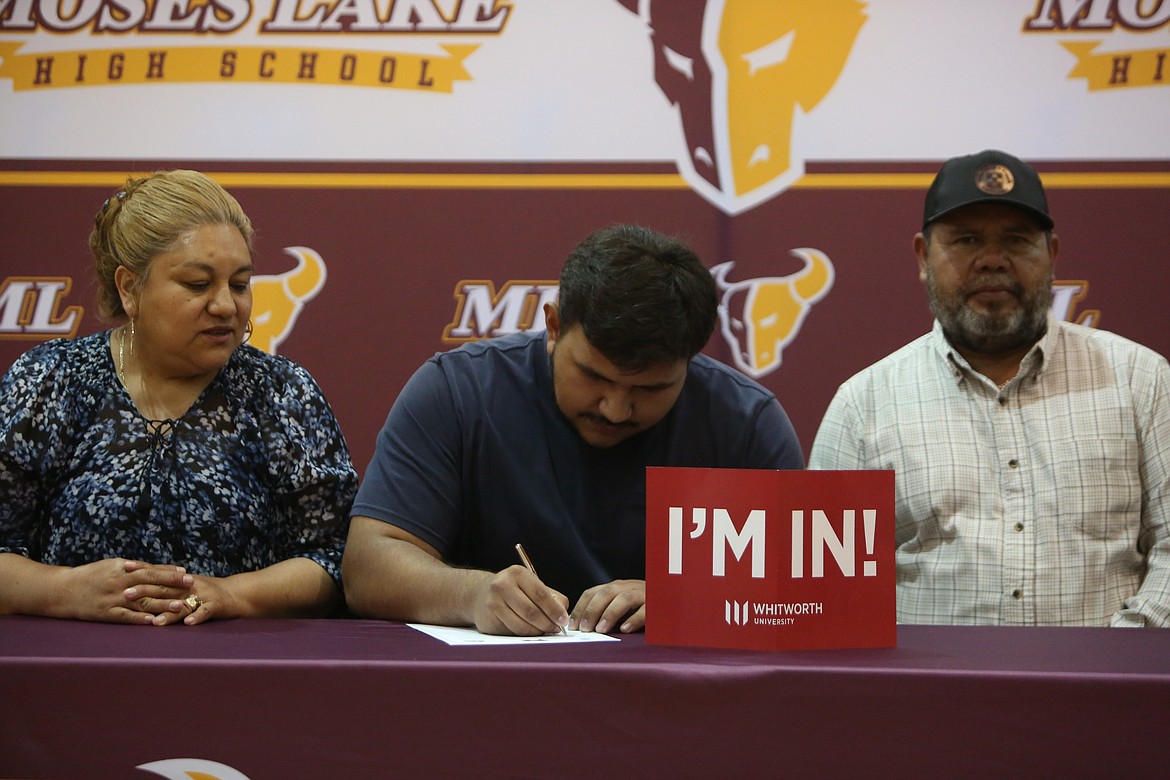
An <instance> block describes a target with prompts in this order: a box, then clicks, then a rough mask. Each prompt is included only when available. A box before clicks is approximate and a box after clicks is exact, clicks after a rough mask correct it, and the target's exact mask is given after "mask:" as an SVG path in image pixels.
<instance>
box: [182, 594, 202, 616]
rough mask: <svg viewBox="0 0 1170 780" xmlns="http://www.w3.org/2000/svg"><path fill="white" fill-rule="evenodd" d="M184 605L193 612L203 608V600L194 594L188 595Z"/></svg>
mask: <svg viewBox="0 0 1170 780" xmlns="http://www.w3.org/2000/svg"><path fill="white" fill-rule="evenodd" d="M183 603H184V604H186V605H187V607H188V609H190V610H191V611H192V612H194V611H195V610H197V609H199V608H200V607H201V606H203V599H201V598H199V597H198V596H196V595H195V594H194V593H191V594H188V596H187V598H185V599H183Z"/></svg>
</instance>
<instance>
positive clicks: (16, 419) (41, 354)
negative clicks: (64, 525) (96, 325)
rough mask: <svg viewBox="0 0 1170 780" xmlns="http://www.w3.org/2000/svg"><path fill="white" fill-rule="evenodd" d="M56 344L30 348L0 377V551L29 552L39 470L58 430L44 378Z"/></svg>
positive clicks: (39, 494)
mask: <svg viewBox="0 0 1170 780" xmlns="http://www.w3.org/2000/svg"><path fill="white" fill-rule="evenodd" d="M61 344H62V342H60V341H54V342H47V343H45V344H41V345H39V346H37V347H34V348H33V349H31V350H29V351H28V352H26V353H25V354H23V355H21V356H20V357H19V358H18V359H17V360H16V362H15V363H13V364H12V367H11V368H10V369H9V370H8V371H7V372H6V373H5V374H4V377H3V379H2V380H0V552H10V553H16V554H18V555H24V556H29V555H30V553H31V548H32V547H33V536H34V535H35V534H36V533H37V530H38V522H39V518H40V517H41V514H42V513H43V507H42V503H43V497H44V493H45V491H44V489H43V484H44V478H45V472H46V470H47V469H48V468H49V464H50V462H51V459H52V453H53V452H54V451H55V450H56V449H59V445H60V442H61V434H62V432H61V431H60V430H59V427H58V423H57V420H59V419H60V415H59V414H57V413H56V409H55V407H56V406H57V405H58V404H59V403H60V396H59V395H58V393H57V392H55V391H54V387H55V386H57V384H58V383H55V382H52V381H50V378H51V377H52V376H53V375H55V374H56V373H57V369H58V366H59V364H60V354H61V350H60V347H61Z"/></svg>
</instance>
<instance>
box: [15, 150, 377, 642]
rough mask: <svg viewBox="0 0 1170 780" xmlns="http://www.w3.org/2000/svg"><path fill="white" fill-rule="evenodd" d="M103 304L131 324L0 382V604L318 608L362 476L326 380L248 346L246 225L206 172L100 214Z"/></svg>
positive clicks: (95, 235)
mask: <svg viewBox="0 0 1170 780" xmlns="http://www.w3.org/2000/svg"><path fill="white" fill-rule="evenodd" d="M89 244H90V249H91V250H92V252H93V256H94V259H95V262H96V266H97V276H98V283H99V311H100V313H101V314H102V316H103V317H105V318H107V319H110V318H119V319H120V318H125V319H126V323H125V324H123V325H121V326H120V327H117V328H114V329H113V330H109V331H106V332H103V333H97V334H94V335H91V336H85V337H82V338H78V339H74V340H65V339H58V340H55V341H50V342H47V343H45V344H41V345H39V346H37V347H35V348H33V349H32V350H29V351H28V352H27V353H25V354H24V355H22V356H21V357H20V358H19V359H18V360H17V361H16V363H15V364H13V366H12V368H11V369H9V371H8V373H7V374H5V375H4V378H3V380H2V382H0V613H4V612H7V613H21V614H33V615H49V616H56V617H65V618H78V619H82V620H96V621H109V622H123V623H147V624H153V625H159V626H161V625H168V624H171V623H175V622H178V621H182V622H184V623H186V624H188V625H196V624H198V623H203V622H205V621H207V620H211V619H221V618H232V617H249V616H252V617H260V616H266V617H296V616H302V617H307V616H317V615H324V614H327V613H329V612H331V611H332V610H334V609H336V608H337V607H338V606H339V605H340V604H341V591H340V563H341V552H342V548H343V544H344V539H345V532H346V524H347V522H348V513H349V508H350V504H351V502H352V500H353V495H354V492H355V490H356V485H357V475H356V473H355V472H354V469H353V466H352V464H351V463H350V458H349V451H348V449H347V447H346V444H345V440H344V439H343V437H342V434H341V430H340V428H339V426H338V424H337V421H336V420H335V419H334V417H333V414H332V412H331V411H330V409H329V405H328V404H327V403H326V401H325V399H324V397H323V396H322V394H321V391H320V389H319V388H318V387H317V385H316V383H315V382H314V381H313V379H312V377H310V376H309V374H308V372H306V371H305V370H304V369H303V368H301V367H300V366H297V365H296V364H294V363H292V362H290V361H288V360H286V359H284V358H281V357H276V356H271V355H267V354H265V353H263V352H261V351H259V350H257V349H255V348H253V347H250V346H247V345H246V344H245V343H244V342H245V341H247V336H248V333H249V332H250V325H249V321H248V320H249V317H250V315H251V309H252V294H251V290H250V287H249V281H250V278H251V276H252V258H251V251H252V225H251V222H250V221H249V220H248V217H247V216H246V215H245V214H244V212H243V210H242V209H241V208H240V205H239V204H238V203H237V202H236V200H235V199H234V198H233V197H232V196H231V195H229V194H228V193H227V192H225V191H224V190H223V189H222V188H221V187H220V186H219V185H217V184H215V183H214V182H213V181H212V180H211V179H209V178H208V177H206V176H204V175H203V174H200V173H196V172H194V171H164V172H159V173H155V174H154V175H151V176H148V177H146V178H142V179H136V180H131V181H129V182H128V183H127V184H126V186H125V187H124V188H123V189H122V190H120V191H118V192H117V193H116V194H115V195H114V196H113V197H111V198H109V199H108V200H107V201H106V202H105V204H103V206H102V209H101V211H100V212H99V213H98V214H97V217H96V218H95V221H94V228H93V232H92V233H91V234H90V239H89Z"/></svg>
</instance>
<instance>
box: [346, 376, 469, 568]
mask: <svg viewBox="0 0 1170 780" xmlns="http://www.w3.org/2000/svg"><path fill="white" fill-rule="evenodd" d="M462 462H463V457H462V432H461V429H460V422H459V420H458V418H457V415H456V413H455V409H454V401H453V398H452V394H451V388H450V386H449V385H448V383H447V379H446V376H445V374H444V373H443V370H442V369H441V368H440V367H439V366H438V364H437V363H436V362H435V361H433V360H429V361H427V362H426V363H424V364H423V365H422V366H421V367H420V368H419V369H418V370H417V371H416V372H415V373H414V375H413V376H412V377H411V378H410V380H409V381H408V382H407V383H406V386H405V387H403V389H402V392H401V393H400V394H399V395H398V398H397V399H396V400H395V402H394V405H393V406H392V407H391V409H390V414H389V415H388V416H387V418H386V424H385V425H384V426H383V427H382V430H381V432H380V433H379V434H378V441H377V445H376V447H375V451H374V458H373V460H372V461H371V462H370V466H369V468H368V469H367V470H366V474H365V478H364V479H363V481H362V485H361V489H360V490H359V491H358V497H357V500H356V501H355V503H354V509H353V514H354V515H360V516H363V517H371V518H374V519H375V520H382V521H384V522H387V523H391V524H393V525H396V526H398V527H400V528H402V529H403V530H405V531H408V532H409V533H412V534H414V535H415V536H417V537H419V538H420V539H422V540H423V541H425V542H426V543H427V544H429V545H431V546H433V547H434V548H435V549H437V550H439V551H440V552H441V553H443V554H446V553H447V552H448V551H449V550H450V547H451V544H452V542H453V540H454V538H455V534H456V532H457V530H458V526H459V518H460V512H461V507H462V500H463V499H462V494H461V464H462Z"/></svg>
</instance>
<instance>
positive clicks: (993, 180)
mask: <svg viewBox="0 0 1170 780" xmlns="http://www.w3.org/2000/svg"><path fill="white" fill-rule="evenodd" d="M975 186H976V187H978V188H979V189H980V190H981V191H983V192H986V193H987V194H988V195H1006V194H1007V193H1009V192H1011V191H1012V188H1013V187H1015V186H1016V179H1015V177H1014V176H1012V172H1011V171H1009V170H1008V169H1007V167H1006V166H1004V165H1000V164H999V163H996V164H995V165H985V166H983V167H982V168H980V169H979V172H978V173H976V174H975Z"/></svg>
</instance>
